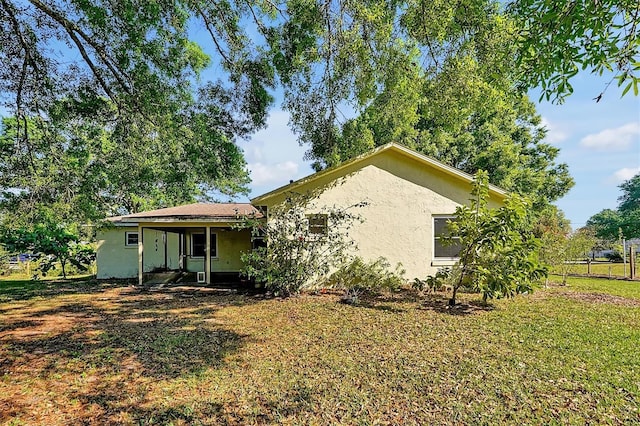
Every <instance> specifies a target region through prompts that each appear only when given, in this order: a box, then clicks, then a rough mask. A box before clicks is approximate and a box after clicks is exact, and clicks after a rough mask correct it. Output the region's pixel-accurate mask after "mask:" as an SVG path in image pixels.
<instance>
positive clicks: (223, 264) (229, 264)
mask: <svg viewBox="0 0 640 426" xmlns="http://www.w3.org/2000/svg"><path fill="white" fill-rule="evenodd" d="M211 232H212V233H213V234H215V235H216V241H217V249H216V252H217V256H216V257H214V258H212V259H211V272H214V273H215V272H238V271H240V269H242V266H243V265H242V260H241V259H240V256H241V255H242V253H243V252H246V251H249V250H251V232H250V231H249V230H241V231H236V230H228V229H224V230H223V229H216V228H212V230H211ZM193 233H203V230H202V229H197V230H192V231H190V232H188V233H187V245H188V247H189V248H188V249H187V250H188V253H190V247H191V235H192V234H193ZM186 262H187V265H186V266H187V270H188V271H189V272H203V271H204V258H202V257H199V258H194V257H191V256H188V257H187V260H186Z"/></svg>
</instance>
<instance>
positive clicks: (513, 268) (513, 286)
mask: <svg viewBox="0 0 640 426" xmlns="http://www.w3.org/2000/svg"><path fill="white" fill-rule="evenodd" d="M472 195H473V198H472V199H471V206H459V207H458V208H456V220H455V221H450V222H449V223H448V226H447V228H448V230H447V231H448V233H447V235H445V236H444V237H443V242H445V243H453V242H454V240H455V241H456V242H459V244H460V246H461V250H460V255H459V256H460V260H459V262H458V265H459V268H460V274H459V277H457V280H456V281H455V283H454V285H453V292H452V296H451V299H450V300H449V304H450V305H455V303H456V293H457V291H458V290H459V289H460V288H462V287H471V288H473V289H474V290H476V291H479V292H480V293H482V299H483V301H486V300H487V299H492V298H500V297H512V296H514V295H516V294H519V293H526V292H530V291H532V289H533V283H534V282H535V281H538V280H540V279H542V278H544V277H545V276H546V275H547V272H546V268H545V267H543V266H542V265H541V264H540V262H539V259H538V249H539V244H540V243H539V240H538V239H537V238H536V237H535V235H534V233H533V226H532V223H531V218H530V214H529V213H530V211H531V203H530V201H529V200H528V199H526V198H524V197H520V196H518V195H513V194H512V195H509V196H508V197H507V199H506V200H505V204H504V206H502V207H500V208H498V209H490V208H489V207H488V198H489V184H488V177H487V174H486V172H482V171H479V172H478V173H476V178H475V181H474V183H473V189H472Z"/></svg>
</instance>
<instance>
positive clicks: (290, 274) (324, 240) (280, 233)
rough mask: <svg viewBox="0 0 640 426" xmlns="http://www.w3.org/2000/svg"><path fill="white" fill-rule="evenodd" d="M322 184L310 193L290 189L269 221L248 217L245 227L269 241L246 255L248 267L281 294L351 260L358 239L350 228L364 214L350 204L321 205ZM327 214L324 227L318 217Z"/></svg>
mask: <svg viewBox="0 0 640 426" xmlns="http://www.w3.org/2000/svg"><path fill="white" fill-rule="evenodd" d="M320 192H321V190H318V191H315V192H312V193H308V194H290V195H289V196H288V197H287V198H286V199H285V200H284V201H283V202H282V203H280V204H279V205H277V206H274V207H272V208H271V209H270V210H269V221H268V222H266V223H265V222H264V221H261V220H255V219H248V220H247V222H246V223H245V224H244V226H245V227H250V228H252V233H253V234H254V236H260V237H261V238H264V240H265V242H266V245H267V247H260V248H256V249H254V250H252V251H251V252H248V253H244V254H243V255H242V261H243V262H244V267H243V270H242V272H243V273H244V275H246V276H247V277H248V278H249V279H253V280H255V281H256V282H257V283H264V285H265V286H266V288H267V289H269V290H271V291H273V292H274V294H276V295H280V296H289V295H291V294H294V293H297V292H299V291H300V290H301V289H302V288H304V287H308V286H311V285H313V284H314V283H316V282H318V281H319V280H321V279H323V278H324V277H325V276H326V275H327V274H328V273H329V272H330V271H331V269H333V268H335V267H338V266H339V265H341V264H343V263H344V262H345V259H346V258H347V256H348V252H349V251H350V250H353V249H354V248H355V242H354V241H353V239H351V238H349V237H348V231H349V229H350V228H351V227H352V226H353V223H354V222H356V221H361V220H362V219H361V218H360V216H358V215H356V214H354V213H351V209H352V208H355V207H360V206H363V205H364V203H358V204H355V205H353V206H350V207H347V208H339V207H320V208H318V207H317V206H316V205H315V204H314V202H315V199H316V198H317V196H318V195H319V193H320ZM311 212H312V213H313V214H312V215H311V216H313V217H321V218H323V221H324V223H325V226H324V227H322V229H318V227H319V225H318V224H317V223H313V222H312V218H311V217H310V215H309V213H311Z"/></svg>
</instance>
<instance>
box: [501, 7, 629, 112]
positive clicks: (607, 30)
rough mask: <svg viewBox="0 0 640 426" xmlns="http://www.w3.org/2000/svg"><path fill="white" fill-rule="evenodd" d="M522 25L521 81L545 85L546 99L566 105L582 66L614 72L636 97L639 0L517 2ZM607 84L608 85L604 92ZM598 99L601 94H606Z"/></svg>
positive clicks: (515, 12)
mask: <svg viewBox="0 0 640 426" xmlns="http://www.w3.org/2000/svg"><path fill="white" fill-rule="evenodd" d="M507 9H508V11H509V12H510V14H511V15H512V16H513V17H514V19H515V20H516V22H517V23H518V37H519V51H518V66H519V67H520V69H521V74H520V76H519V79H520V81H521V82H522V83H523V84H524V85H526V86H527V87H541V89H542V96H543V97H544V98H546V99H547V100H552V101H554V102H558V103H562V101H563V100H564V98H565V97H566V96H568V95H570V94H571V93H572V91H573V88H572V87H571V84H569V80H570V79H571V78H572V77H574V76H575V75H576V73H577V71H578V68H582V69H590V70H591V71H592V72H593V73H596V74H599V75H602V74H603V73H604V72H606V71H613V72H614V73H615V75H616V78H617V79H618V85H619V86H621V85H622V84H623V83H626V82H628V83H627V85H626V86H625V88H624V90H623V96H624V95H625V94H627V92H629V90H630V89H631V87H634V94H635V95H636V96H637V94H638V92H637V81H638V75H637V72H638V68H637V63H638V59H639V55H640V37H639V34H638V23H639V20H640V6H639V5H638V2H637V1H636V0H601V1H570V2H567V1H565V0H513V1H511V2H510V4H509V5H508V8H507ZM604 90H606V82H603V93H604ZM603 93H601V94H600V96H599V97H598V98H600V97H601V96H602V94H603Z"/></svg>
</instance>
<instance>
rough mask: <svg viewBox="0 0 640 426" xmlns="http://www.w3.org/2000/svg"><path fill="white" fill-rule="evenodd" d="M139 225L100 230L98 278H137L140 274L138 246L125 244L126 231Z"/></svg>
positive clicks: (135, 228) (97, 255)
mask: <svg viewBox="0 0 640 426" xmlns="http://www.w3.org/2000/svg"><path fill="white" fill-rule="evenodd" d="M127 231H132V232H137V231H138V228H137V227H123V228H111V229H105V230H102V231H99V232H98V235H97V240H98V245H97V251H96V267H97V278H99V279H107V278H135V277H137V276H138V246H126V245H125V232H127Z"/></svg>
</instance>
